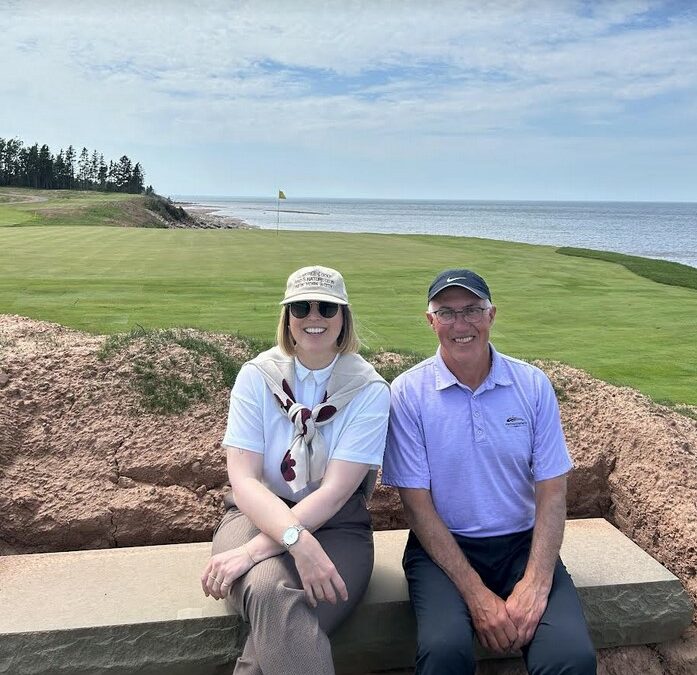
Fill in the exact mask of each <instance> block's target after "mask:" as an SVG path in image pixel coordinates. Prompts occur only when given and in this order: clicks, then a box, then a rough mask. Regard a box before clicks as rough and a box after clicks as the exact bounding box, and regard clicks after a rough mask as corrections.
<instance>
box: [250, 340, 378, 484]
mask: <svg viewBox="0 0 697 675" xmlns="http://www.w3.org/2000/svg"><path fill="white" fill-rule="evenodd" d="M249 363H250V365H253V366H255V367H256V368H257V369H258V370H259V372H260V373H261V374H262V376H263V377H264V381H265V382H266V384H267V386H268V387H269V389H270V390H271V393H272V394H273V395H274V398H275V399H276V401H277V402H278V405H279V411H280V412H281V414H283V415H286V416H287V418H288V420H289V422H290V423H291V424H292V425H293V426H294V431H295V433H294V434H293V440H292V441H291V444H290V448H288V452H286V454H285V457H284V458H283V461H282V462H281V465H280V467H279V471H280V472H281V474H282V475H283V478H284V480H285V481H286V482H287V483H288V485H289V486H290V488H291V489H292V490H293V492H300V491H301V490H303V489H304V488H306V487H307V485H308V484H309V483H314V482H317V481H319V480H321V479H322V477H323V476H324V472H325V470H326V468H327V461H328V450H327V445H326V442H325V440H324V437H323V436H322V432H321V428H322V426H324V425H325V424H327V423H329V422H330V421H331V419H332V418H333V417H334V415H335V414H336V413H337V412H338V411H339V410H341V409H342V408H343V407H344V406H346V405H348V404H349V403H350V402H351V400H352V399H353V397H354V396H355V395H356V394H358V392H360V391H361V389H363V387H366V386H367V385H369V384H371V383H372V382H382V383H383V384H385V385H387V382H385V380H383V378H382V377H380V375H378V374H377V372H376V371H375V368H373V366H371V365H370V364H369V363H368V362H367V361H366V360H365V359H364V358H363V357H361V356H359V355H358V354H340V355H339V358H338V359H337V360H336V363H335V364H334V367H333V368H332V372H331V375H330V376H329V381H328V382H327V390H326V392H325V394H324V397H323V399H322V401H321V402H320V403H319V404H318V405H316V406H315V407H314V408H313V409H312V410H310V409H309V408H307V407H305V406H304V405H303V404H302V403H298V402H297V401H296V399H295V395H294V394H293V390H292V388H291V385H292V384H294V383H295V359H294V358H293V357H292V356H287V355H286V354H284V353H283V352H282V351H281V350H280V349H279V348H278V347H273V348H272V349H269V350H268V351H265V352H262V353H261V354H259V355H258V356H257V357H256V358H254V359H252V360H251V361H250V362H249ZM376 475H377V471H375V470H371V471H370V472H369V474H368V476H366V479H365V480H364V481H363V484H362V490H363V492H364V493H365V494H366V497H369V496H370V494H371V492H372V490H373V487H374V485H375V478H376Z"/></svg>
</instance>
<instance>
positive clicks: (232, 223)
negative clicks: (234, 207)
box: [171, 202, 258, 230]
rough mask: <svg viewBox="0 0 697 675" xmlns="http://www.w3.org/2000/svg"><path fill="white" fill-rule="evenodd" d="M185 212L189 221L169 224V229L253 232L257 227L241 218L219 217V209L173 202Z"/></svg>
mask: <svg viewBox="0 0 697 675" xmlns="http://www.w3.org/2000/svg"><path fill="white" fill-rule="evenodd" d="M174 204H175V206H179V207H181V208H183V209H184V211H186V213H187V214H188V215H189V218H190V220H189V221H188V222H187V221H180V222H175V223H172V224H171V227H176V228H188V229H201V230H254V229H258V226H257V225H250V224H249V223H248V222H247V221H245V220H243V219H242V218H234V217H232V216H223V215H219V209H214V208H211V207H209V206H201V205H199V204H194V203H191V202H174Z"/></svg>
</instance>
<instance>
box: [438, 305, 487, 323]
mask: <svg viewBox="0 0 697 675" xmlns="http://www.w3.org/2000/svg"><path fill="white" fill-rule="evenodd" d="M488 310H489V308H488V307H464V308H463V309H449V308H447V307H443V308H442V309H437V310H436V311H435V312H431V314H435V316H436V319H438V323H442V324H443V325H444V326H447V325H448V324H451V323H455V322H456V321H457V315H458V314H461V315H462V318H463V319H464V320H465V321H466V322H467V323H479V322H480V321H481V320H482V317H483V316H484V312H486V311H488Z"/></svg>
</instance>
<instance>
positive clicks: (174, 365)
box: [98, 326, 261, 414]
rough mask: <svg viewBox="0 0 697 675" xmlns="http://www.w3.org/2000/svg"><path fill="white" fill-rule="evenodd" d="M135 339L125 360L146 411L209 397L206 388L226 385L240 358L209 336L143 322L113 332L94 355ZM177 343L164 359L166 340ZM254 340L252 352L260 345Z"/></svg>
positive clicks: (178, 408)
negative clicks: (132, 351) (152, 326)
mask: <svg viewBox="0 0 697 675" xmlns="http://www.w3.org/2000/svg"><path fill="white" fill-rule="evenodd" d="M133 343H137V346H138V349H137V350H136V353H135V355H134V356H133V357H132V358H131V360H130V365H131V368H132V369H133V378H132V379H131V385H132V386H133V388H134V389H135V391H136V392H137V393H138V394H139V396H140V404H141V406H142V408H143V409H144V410H146V411H148V412H158V413H165V414H170V413H178V412H182V411H183V410H186V408H188V407H189V406H190V405H191V404H193V403H196V402H198V401H206V400H208V399H209V396H210V394H211V391H212V390H213V389H218V388H220V387H223V386H224V387H227V388H229V387H231V386H232V384H233V383H234V381H235V378H236V377H237V373H238V372H239V370H240V368H241V367H242V364H243V363H244V360H241V359H235V358H233V357H231V356H229V355H228V354H227V353H226V352H225V350H224V349H222V347H221V346H220V345H218V344H216V343H215V342H214V341H213V340H210V339H206V338H205V337H202V336H200V335H195V334H192V332H191V331H187V330H177V329H175V330H172V329H169V330H153V329H146V328H143V327H142V326H137V327H136V328H134V329H132V330H130V331H129V332H127V333H119V334H116V335H112V336H110V337H109V338H107V340H106V341H105V342H104V344H103V345H102V348H101V349H100V351H99V354H98V357H99V358H100V359H101V360H104V361H108V360H109V359H110V358H112V357H113V356H115V355H116V354H119V353H120V352H122V351H124V350H125V349H127V348H128V347H129V346H130V345H131V344H133ZM169 345H178V346H179V347H182V348H183V350H184V356H181V355H180V356H179V357H177V356H174V355H170V356H169V358H166V359H164V360H163V358H162V357H163V352H165V350H166V348H167V346H169ZM258 346H260V345H256V344H253V345H251V347H252V348H251V349H250V351H249V355H248V356H249V357H252V356H254V355H256V354H257V353H258V351H261V350H260V349H259V350H258V351H257V350H256V349H254V347H258Z"/></svg>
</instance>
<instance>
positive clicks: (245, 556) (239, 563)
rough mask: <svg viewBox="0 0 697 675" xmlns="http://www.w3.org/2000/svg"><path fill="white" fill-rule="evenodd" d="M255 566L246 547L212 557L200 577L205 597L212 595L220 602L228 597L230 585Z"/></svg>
mask: <svg viewBox="0 0 697 675" xmlns="http://www.w3.org/2000/svg"><path fill="white" fill-rule="evenodd" d="M255 564H256V563H255V561H254V560H252V556H251V554H250V553H249V552H248V550H247V547H246V546H240V547H238V548H233V549H231V550H230V551H223V552H222V553H218V554H216V555H214V556H212V557H211V559H210V560H209V561H208V564H207V565H206V568H205V569H204V570H203V574H202V575H201V587H202V588H203V592H204V593H205V594H206V597H208V596H209V595H212V596H213V597H214V598H215V599H216V600H220V599H222V598H224V597H226V596H227V595H229V593H230V589H231V588H232V584H234V583H235V581H237V579H239V578H240V577H241V576H242V575H243V574H246V573H247V572H249V570H250V569H252V567H254V565H255Z"/></svg>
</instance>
